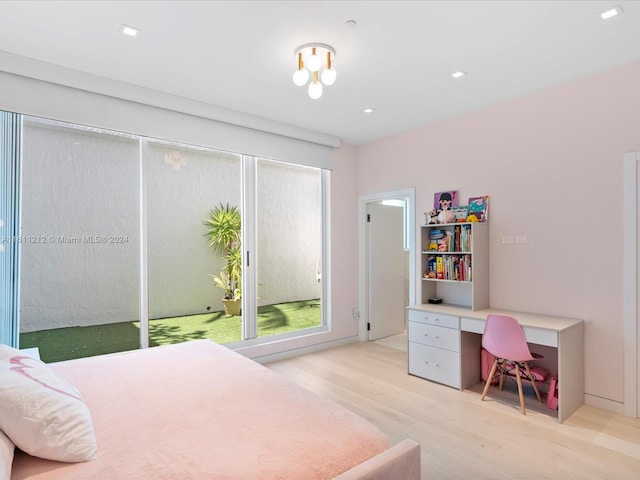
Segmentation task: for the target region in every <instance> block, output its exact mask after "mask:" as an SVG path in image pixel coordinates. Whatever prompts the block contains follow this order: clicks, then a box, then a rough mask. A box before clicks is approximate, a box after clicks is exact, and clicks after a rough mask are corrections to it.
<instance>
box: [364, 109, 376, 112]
mask: <svg viewBox="0 0 640 480" xmlns="http://www.w3.org/2000/svg"><path fill="white" fill-rule="evenodd" d="M363 112H364V113H373V112H375V109H374V108H365V109H364V110H363Z"/></svg>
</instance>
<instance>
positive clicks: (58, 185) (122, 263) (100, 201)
mask: <svg viewBox="0 0 640 480" xmlns="http://www.w3.org/2000/svg"><path fill="white" fill-rule="evenodd" d="M23 135H24V136H23V158H22V227H23V229H22V235H21V237H20V241H21V242H22V244H21V267H20V268H21V283H20V290H21V291H20V309H21V313H20V317H21V320H20V347H21V348H28V347H39V349H40V356H41V358H42V359H43V360H44V361H57V360H65V359H70V358H77V357H84V356H92V355H98V354H103V353H111V352H117V351H122V350H130V349H135V348H138V346H139V327H138V325H137V323H136V321H137V320H138V304H139V294H138V292H139V262H140V261H139V258H140V253H139V195H138V190H139V173H138V172H139V162H138V157H139V152H138V149H139V147H138V140H137V139H136V138H135V137H132V136H128V135H122V134H117V133H114V132H108V131H104V130H98V129H93V128H88V127H80V126H77V125H71V124H65V123H61V122H53V121H48V120H43V119H37V118H33V117H25V120H24V133H23Z"/></svg>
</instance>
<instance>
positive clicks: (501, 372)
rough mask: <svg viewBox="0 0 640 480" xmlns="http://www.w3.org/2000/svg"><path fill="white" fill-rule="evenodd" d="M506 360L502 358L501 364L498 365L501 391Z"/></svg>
mask: <svg viewBox="0 0 640 480" xmlns="http://www.w3.org/2000/svg"><path fill="white" fill-rule="evenodd" d="M505 362H506V360H502V362H500V363H501V364H502V365H500V385H499V386H500V391H502V385H503V384H504V369H505V366H504V364H505Z"/></svg>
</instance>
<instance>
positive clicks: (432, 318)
mask: <svg viewBox="0 0 640 480" xmlns="http://www.w3.org/2000/svg"><path fill="white" fill-rule="evenodd" d="M408 319H409V321H410V322H420V323H429V324H431V325H440V326H441V327H447V328H456V329H457V328H458V317H457V316H455V315H445V314H443V313H435V312H425V311H424V310H409V317H408Z"/></svg>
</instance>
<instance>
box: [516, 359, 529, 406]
mask: <svg viewBox="0 0 640 480" xmlns="http://www.w3.org/2000/svg"><path fill="white" fill-rule="evenodd" d="M515 364H516V381H517V382H518V395H519V396H520V408H521V409H522V414H523V415H526V414H527V411H526V409H525V408H524V395H523V393H522V378H521V377H520V366H519V365H518V362H515Z"/></svg>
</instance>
